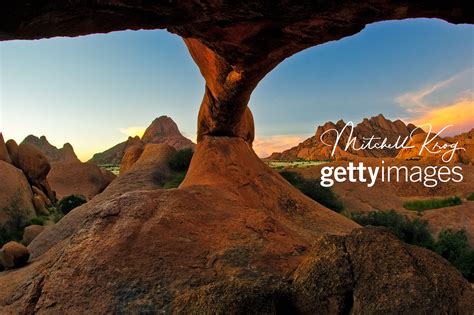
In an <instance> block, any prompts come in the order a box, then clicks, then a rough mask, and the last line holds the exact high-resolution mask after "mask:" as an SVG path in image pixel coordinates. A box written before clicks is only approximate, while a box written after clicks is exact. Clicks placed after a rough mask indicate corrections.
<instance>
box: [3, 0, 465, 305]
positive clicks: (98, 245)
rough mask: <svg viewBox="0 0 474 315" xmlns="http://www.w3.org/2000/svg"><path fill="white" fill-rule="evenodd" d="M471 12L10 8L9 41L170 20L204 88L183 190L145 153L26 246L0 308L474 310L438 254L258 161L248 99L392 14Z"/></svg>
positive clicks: (371, 4)
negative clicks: (162, 184)
mask: <svg viewBox="0 0 474 315" xmlns="http://www.w3.org/2000/svg"><path fill="white" fill-rule="evenodd" d="M470 5H471V3H470V2H469V1H463V0H458V1H450V2H449V3H440V2H439V1H425V0H416V1H395V0H394V1H365V2H363V3H361V2H360V1H337V2H336V1H312V2H304V3H301V2H299V1H274V2H268V1H250V2H245V3H244V2H238V1H227V2H220V1H193V0H185V1H179V2H160V3H158V2H148V1H146V2H139V3H131V2H128V1H120V0H119V1H112V2H110V1H109V2H105V1H95V2H90V1H85V2H75V3H74V4H71V3H70V2H62V1H48V0H46V1H40V2H34V3H32V2H31V1H26V0H18V1H4V2H2V3H1V4H0V12H1V13H0V17H1V19H0V21H2V22H1V23H0V40H13V39H39V38H47V37H52V36H78V35H86V34H91V33H103V32H110V31H118V30H125V29H132V30H138V29H157V28H167V29H168V30H169V31H170V32H173V33H175V34H177V35H179V36H181V37H183V39H184V42H185V44H186V45H187V47H188V49H189V52H190V54H191V56H192V58H193V59H194V61H195V62H196V64H197V65H198V67H199V69H200V71H201V74H202V75H203V77H204V79H205V81H206V86H205V92H204V97H203V100H202V103H201V108H200V110H199V116H198V122H197V123H198V137H197V140H198V145H197V147H196V151H195V154H194V157H193V160H192V162H191V166H190V169H189V171H188V174H187V176H186V178H185V180H184V182H183V183H182V184H181V186H180V187H179V188H178V189H171V190H161V189H159V184H157V182H158V181H157V178H156V176H154V175H155V173H153V172H150V170H151V169H150V168H146V167H145V166H147V165H148V166H149V165H150V162H151V161H149V160H148V162H147V163H143V164H142V163H139V161H137V162H136V163H135V164H134V165H133V166H132V167H131V168H130V169H129V170H128V171H127V172H125V173H124V174H123V177H122V176H119V177H118V178H117V179H116V180H114V181H113V182H112V183H111V185H109V186H108V187H107V189H106V190H105V191H104V192H103V193H102V194H100V195H98V196H96V197H95V198H93V199H92V200H91V201H90V202H89V203H87V204H85V205H83V206H81V207H78V208H76V209H74V210H73V211H72V212H70V213H69V214H68V215H67V216H66V217H65V218H63V219H62V220H61V221H59V223H58V224H56V225H55V226H53V227H52V228H50V229H48V230H45V231H43V232H42V233H41V234H40V235H39V236H38V237H37V238H36V239H35V240H33V242H32V243H31V244H30V245H29V248H28V249H29V250H30V252H31V255H32V257H33V258H32V260H30V263H29V264H28V265H27V266H25V267H23V268H20V269H18V270H12V271H7V272H3V273H1V274H0V313H7V314H8V313H27V314H30V313H34V312H37V313H40V314H48V313H49V314H57V313H69V314H80V313H84V311H85V310H87V312H88V313H94V314H99V313H162V312H165V313H182V314H186V313H197V314H201V313H210V312H213V313H237V314H239V313H249V312H254V313H284V312H287V313H288V312H293V313H298V312H299V313H314V312H321V313H348V312H352V313H354V314H367V313H413V312H414V313H436V312H440V313H448V312H452V313H459V314H471V313H473V312H474V305H473V304H474V296H473V289H472V287H471V286H470V284H468V283H467V281H465V280H464V279H463V278H462V276H461V274H460V273H459V272H457V271H456V270H455V269H454V268H453V267H451V266H450V265H448V263H447V262H446V261H445V260H443V259H441V258H439V257H438V256H436V255H434V254H432V253H431V252H427V251H425V250H422V249H419V248H416V247H412V246H408V245H406V244H403V243H401V242H400V241H398V240H396V239H395V238H394V237H393V236H392V235H391V234H389V233H388V232H386V231H385V230H380V229H374V228H366V229H359V227H358V226H357V225H356V224H355V223H354V222H352V221H350V220H349V219H346V218H344V217H342V216H340V215H339V214H337V213H334V212H332V211H330V210H328V209H326V208H324V207H322V206H321V205H319V204H317V203H315V202H314V201H312V200H310V199H309V198H307V197H306V196H304V195H302V194H301V193H300V192H299V191H297V190H296V189H295V188H293V187H291V186H290V185H289V184H288V183H287V182H286V181H284V180H283V178H281V177H280V176H279V175H278V174H277V173H275V172H273V171H272V170H270V169H269V168H268V167H267V166H265V164H264V163H263V162H261V161H260V160H259V159H258V157H257V156H256V155H255V153H254V152H253V151H252V149H251V143H252V141H253V137H254V128H253V119H252V115H251V112H250V109H249V108H248V106H247V104H248V102H249V99H250V95H251V93H252V91H253V89H254V88H255V87H256V86H257V84H258V83H259V81H260V80H261V79H262V78H264V76H265V75H266V74H267V73H268V72H270V71H271V70H272V69H273V68H274V67H276V66H277V65H278V64H279V63H280V62H282V61H283V60H284V59H285V58H287V57H289V56H291V55H293V54H295V53H297V52H299V51H301V50H304V49H306V48H309V47H311V46H314V45H318V44H321V43H325V42H328V41H332V40H338V39H340V38H343V37H346V36H350V35H353V34H355V33H357V32H359V31H361V30H362V29H363V28H364V27H365V25H367V24H369V23H374V22H377V21H383V20H392V19H404V18H417V17H430V18H442V19H444V20H446V21H448V22H452V23H473V22H474V14H473V11H472V10H471V9H470ZM142 155H143V154H142ZM140 158H141V157H140ZM141 165H142V166H143V167H144V168H142V166H141ZM144 169H145V170H144ZM136 179H139V181H137V180H136Z"/></svg>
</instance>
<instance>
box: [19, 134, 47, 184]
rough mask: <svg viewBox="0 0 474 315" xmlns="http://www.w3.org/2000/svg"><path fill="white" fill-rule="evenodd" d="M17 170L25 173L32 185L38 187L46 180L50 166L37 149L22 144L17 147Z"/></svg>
mask: <svg viewBox="0 0 474 315" xmlns="http://www.w3.org/2000/svg"><path fill="white" fill-rule="evenodd" d="M18 168H20V169H21V170H22V171H23V173H25V175H26V178H28V181H29V182H30V183H31V184H32V185H35V186H39V185H40V183H41V182H43V181H44V180H45V179H46V176H47V175H48V173H49V170H50V169H51V165H50V164H49V162H48V159H47V158H46V156H45V155H44V154H43V153H42V152H41V151H40V150H39V149H38V148H36V147H35V146H34V145H31V144H28V143H22V144H20V145H19V146H18Z"/></svg>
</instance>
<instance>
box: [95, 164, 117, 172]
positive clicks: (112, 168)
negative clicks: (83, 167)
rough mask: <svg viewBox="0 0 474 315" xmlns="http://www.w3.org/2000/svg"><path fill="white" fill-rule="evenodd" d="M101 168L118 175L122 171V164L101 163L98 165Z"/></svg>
mask: <svg viewBox="0 0 474 315" xmlns="http://www.w3.org/2000/svg"><path fill="white" fill-rule="evenodd" d="M98 166H99V167H100V168H103V169H106V170H108V171H110V172H112V173H114V174H115V175H118V174H119V173H120V165H118V164H101V165H98Z"/></svg>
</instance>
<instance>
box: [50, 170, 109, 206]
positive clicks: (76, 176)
mask: <svg viewBox="0 0 474 315" xmlns="http://www.w3.org/2000/svg"><path fill="white" fill-rule="evenodd" d="M104 172H105V173H104ZM108 173H110V172H109V171H105V170H101V169H100V168H99V167H98V166H97V165H95V164H92V163H82V162H80V161H76V162H56V163H52V164H51V171H50V172H49V174H48V182H49V183H50V185H51V189H52V190H53V191H55V192H56V195H57V198H58V199H61V198H64V197H66V196H69V195H81V196H84V197H86V198H87V199H91V198H93V197H94V196H95V195H97V194H99V193H101V192H102V191H103V190H104V189H105V187H107V186H108V185H109V184H110V182H111V180H112V179H113V178H114V177H115V176H113V174H112V176H111V175H110V174H108Z"/></svg>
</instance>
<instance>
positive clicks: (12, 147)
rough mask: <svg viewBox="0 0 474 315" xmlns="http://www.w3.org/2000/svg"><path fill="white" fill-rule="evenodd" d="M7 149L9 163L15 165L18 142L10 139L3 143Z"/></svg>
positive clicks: (16, 163) (16, 162)
mask: <svg viewBox="0 0 474 315" xmlns="http://www.w3.org/2000/svg"><path fill="white" fill-rule="evenodd" d="M5 145H6V147H7V151H8V155H9V156H10V159H11V163H12V164H13V165H15V166H17V165H18V144H17V143H16V142H15V140H13V139H10V140H8V141H7V142H6V143H5Z"/></svg>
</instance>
